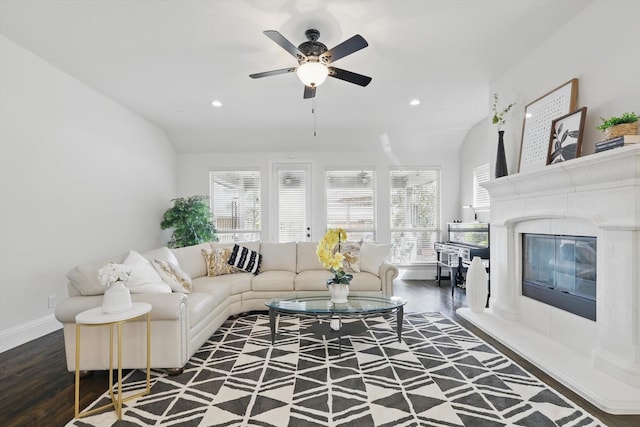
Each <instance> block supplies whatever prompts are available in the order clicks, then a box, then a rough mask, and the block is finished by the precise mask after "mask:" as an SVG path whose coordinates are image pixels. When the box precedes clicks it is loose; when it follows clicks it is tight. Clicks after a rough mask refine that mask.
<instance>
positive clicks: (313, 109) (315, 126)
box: [311, 98, 317, 136]
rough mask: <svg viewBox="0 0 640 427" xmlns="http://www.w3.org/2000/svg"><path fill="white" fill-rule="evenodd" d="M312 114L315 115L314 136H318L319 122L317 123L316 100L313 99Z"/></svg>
mask: <svg viewBox="0 0 640 427" xmlns="http://www.w3.org/2000/svg"><path fill="white" fill-rule="evenodd" d="M311 114H313V136H317V135H316V129H317V121H316V99H315V98H312V99H311Z"/></svg>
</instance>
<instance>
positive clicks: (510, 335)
mask: <svg viewBox="0 0 640 427" xmlns="http://www.w3.org/2000/svg"><path fill="white" fill-rule="evenodd" d="M483 186H485V187H486V188H487V190H488V191H489V195H490V197H491V220H490V223H491V242H490V247H491V298H490V303H489V307H490V308H488V309H486V310H485V311H484V312H482V313H474V312H471V311H470V310H469V309H467V308H461V309H459V310H458V311H457V313H458V314H459V315H460V316H462V317H464V318H465V319H467V320H469V321H470V322H472V323H473V324H475V325H476V326H477V327H479V328H480V329H482V330H483V331H484V332H486V333H487V334H489V335H491V336H493V337H494V338H495V339H497V340H498V341H500V342H501V343H502V344H504V345H506V346H507V347H509V348H511V349H512V350H514V351H515V352H517V353H519V354H520V355H521V356H522V357H524V358H526V359H527V360H529V361H530V362H532V363H534V364H535V365H536V366H538V367H539V368H540V369H542V370H543V371H545V372H546V373H548V374H549V375H551V376H552V377H554V378H556V379H557V380H558V381H560V382H561V383H563V384H564V385H566V386H567V387H569V388H571V389H572V390H574V391H575V392H576V393H578V394H579V395H581V396H582V397H584V398H585V399H587V400H588V401H590V402H591V403H593V404H594V405H596V406H598V407H599V408H601V409H603V410H604V411H607V412H611V413H615V414H640V262H638V260H639V259H640V215H638V212H640V144H634V145H633V146H629V147H622V148H617V149H615V150H609V151H604V152H601V153H595V154H592V155H588V156H584V157H580V158H577V159H573V160H570V161H566V162H561V163H558V164H554V165H549V166H546V167H541V168H540V169H537V170H533V171H528V172H524V173H516V174H513V175H509V176H505V177H502V178H498V179H494V180H492V181H489V182H488V183H485V184H483ZM536 257H537V258H536ZM527 258H529V259H531V260H532V266H526V265H524V264H523V260H524V259H527ZM523 282H524V285H523ZM535 293H538V294H543V296H542V297H540V298H536V299H534V298H532V297H531V296H532V294H535ZM561 294H562V295H561ZM549 297H551V298H549ZM564 297H567V298H569V299H570V300H571V301H572V302H570V303H569V304H565V303H564V302H560V303H558V304H554V305H551V304H552V303H551V302H550V301H549V300H556V301H557V300H560V301H562V300H564V299H565V298H564ZM576 302H578V303H579V304H576ZM559 305H560V307H558V306H559ZM564 305H569V306H575V305H578V306H581V307H579V308H578V309H576V310H573V312H572V311H571V310H569V311H567V310H566V309H565V308H566V307H565V306H564Z"/></svg>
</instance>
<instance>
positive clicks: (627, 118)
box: [596, 111, 638, 130]
mask: <svg viewBox="0 0 640 427" xmlns="http://www.w3.org/2000/svg"><path fill="white" fill-rule="evenodd" d="M600 120H602V124H601V125H600V126H598V127H596V129H598V130H605V129H609V128H612V127H614V126H615V125H621V124H623V123H634V122H637V121H638V115H637V114H636V113H634V112H633V111H632V112H630V113H624V114H623V115H621V116H620V117H616V116H613V117H609V118H608V119H605V118H604V117H600Z"/></svg>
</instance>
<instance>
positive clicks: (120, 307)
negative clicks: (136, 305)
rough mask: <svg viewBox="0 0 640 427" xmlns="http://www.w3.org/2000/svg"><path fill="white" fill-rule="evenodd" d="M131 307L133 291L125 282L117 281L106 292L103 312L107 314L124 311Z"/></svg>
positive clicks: (103, 299) (103, 300)
mask: <svg viewBox="0 0 640 427" xmlns="http://www.w3.org/2000/svg"><path fill="white" fill-rule="evenodd" d="M130 308H131V293H130V292H129V288H127V287H125V286H124V283H123V282H115V283H114V284H113V285H111V286H109V287H108V288H107V290H106V291H105V292H104V297H103V298H102V312H103V313H105V314H115V313H122V312H123V311H127V310H129V309H130Z"/></svg>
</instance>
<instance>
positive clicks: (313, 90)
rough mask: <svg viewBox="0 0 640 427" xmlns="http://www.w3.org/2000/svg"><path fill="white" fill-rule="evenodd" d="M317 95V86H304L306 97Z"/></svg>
mask: <svg viewBox="0 0 640 427" xmlns="http://www.w3.org/2000/svg"><path fill="white" fill-rule="evenodd" d="M315 96H316V87H315V86H313V87H311V86H305V87H304V97H303V98H304V99H309V98H315Z"/></svg>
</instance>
